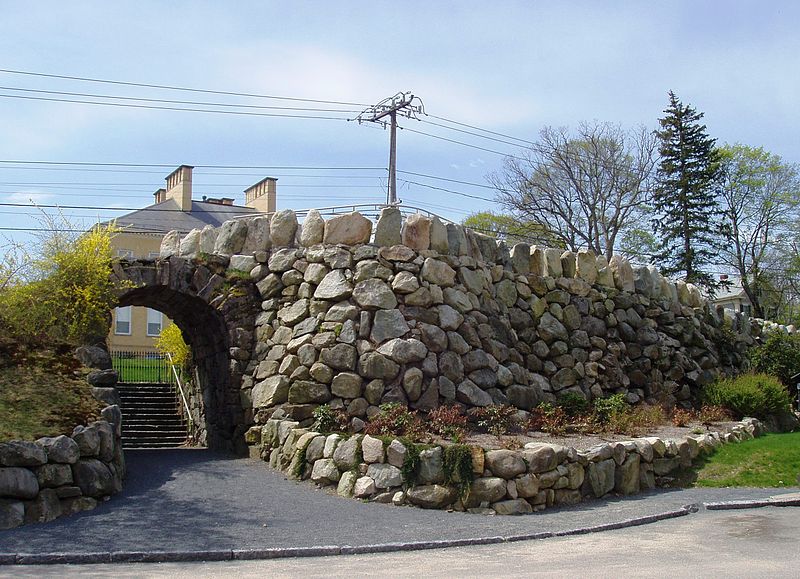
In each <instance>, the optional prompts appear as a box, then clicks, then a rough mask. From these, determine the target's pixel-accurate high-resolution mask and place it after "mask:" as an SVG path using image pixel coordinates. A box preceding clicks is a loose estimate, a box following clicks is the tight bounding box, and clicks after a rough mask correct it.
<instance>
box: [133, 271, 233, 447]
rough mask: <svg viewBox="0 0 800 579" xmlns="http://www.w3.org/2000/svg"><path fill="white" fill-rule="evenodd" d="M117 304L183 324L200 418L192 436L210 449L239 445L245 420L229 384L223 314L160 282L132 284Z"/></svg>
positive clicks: (193, 412) (194, 403) (227, 347)
mask: <svg viewBox="0 0 800 579" xmlns="http://www.w3.org/2000/svg"><path fill="white" fill-rule="evenodd" d="M118 306H119V307H126V306H145V307H147V308H151V309H153V310H157V311H160V312H162V313H163V314H165V315H166V316H168V317H169V318H171V319H172V321H173V322H174V323H175V324H176V325H177V326H178V327H179V328H180V329H181V331H182V333H183V337H184V340H185V341H186V343H187V344H188V345H189V346H190V347H191V349H192V358H193V363H194V367H195V369H196V376H197V382H198V384H197V389H198V390H199V392H200V396H198V397H195V399H194V400H193V401H192V405H193V406H194V407H193V408H191V409H190V411H191V412H192V414H193V415H194V416H195V418H199V420H197V421H196V422H197V423H196V425H195V427H196V429H197V430H196V439H197V441H198V442H199V443H200V444H202V445H205V446H207V447H208V448H210V449H214V450H225V451H235V450H237V449H239V448H240V447H241V445H242V442H241V441H237V440H236V439H237V436H238V437H241V434H240V433H239V432H238V430H237V426H238V425H240V424H242V422H243V411H242V408H241V404H240V401H239V397H238V392H235V391H234V390H236V389H235V388H233V385H232V384H231V377H230V370H229V368H230V358H229V354H228V352H229V346H228V330H227V327H226V324H225V320H224V319H223V317H222V315H221V314H220V313H219V312H218V311H217V310H215V309H214V308H212V307H211V306H209V305H208V304H207V303H206V302H205V301H204V300H202V299H201V298H199V297H196V296H192V295H190V294H186V293H182V292H178V291H175V290H173V289H170V288H169V287H166V286H161V285H157V286H143V287H139V288H136V289H132V290H130V291H128V292H126V293H124V294H122V295H121V296H120V298H119V304H118Z"/></svg>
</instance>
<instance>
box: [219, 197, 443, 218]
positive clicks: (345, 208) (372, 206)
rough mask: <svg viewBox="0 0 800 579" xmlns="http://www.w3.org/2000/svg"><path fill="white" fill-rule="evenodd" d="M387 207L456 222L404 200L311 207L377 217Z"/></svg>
mask: <svg viewBox="0 0 800 579" xmlns="http://www.w3.org/2000/svg"><path fill="white" fill-rule="evenodd" d="M385 207H397V208H398V209H400V211H401V212H402V213H404V214H406V215H408V214H410V213H413V212H417V213H423V214H425V215H427V216H428V217H438V218H439V219H440V220H442V221H443V222H445V223H455V222H454V221H451V220H450V219H447V218H446V217H442V216H441V215H437V214H436V213H433V212H432V211H429V210H427V209H424V208H422V207H416V206H414V205H404V204H403V203H402V202H399V203H394V204H386V203H352V204H348V205H331V206H329V207H313V208H311V209H316V210H317V211H319V212H320V213H321V214H322V215H339V214H341V213H344V212H350V211H359V212H361V213H362V214H366V215H367V216H371V215H374V216H375V217H377V215H378V214H379V213H380V210H381V209H383V208H385ZM311 209H293V210H292V211H294V212H295V214H296V215H306V214H308V212H309V211H311ZM274 213H276V212H274V211H271V212H269V213H247V214H244V215H235V216H233V217H231V219H232V220H235V219H248V218H252V217H254V216H256V215H273V214H274Z"/></svg>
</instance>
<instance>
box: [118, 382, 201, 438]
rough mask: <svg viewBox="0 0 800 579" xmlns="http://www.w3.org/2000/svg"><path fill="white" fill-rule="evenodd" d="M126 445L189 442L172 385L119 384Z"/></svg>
mask: <svg viewBox="0 0 800 579" xmlns="http://www.w3.org/2000/svg"><path fill="white" fill-rule="evenodd" d="M117 391H118V392H119V397H120V400H121V401H122V447H123V448H173V447H176V446H181V445H183V444H185V443H186V441H187V429H186V421H185V420H184V419H183V417H182V416H181V414H180V411H179V408H178V405H177V402H176V400H175V392H174V390H173V388H172V386H171V385H170V384H140V383H135V384H134V383H122V382H121V383H118V384H117Z"/></svg>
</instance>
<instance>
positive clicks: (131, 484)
mask: <svg viewBox="0 0 800 579" xmlns="http://www.w3.org/2000/svg"><path fill="white" fill-rule="evenodd" d="M126 456H127V459H128V465H129V477H128V480H127V482H126V485H125V490H124V491H123V492H122V493H120V494H119V495H117V496H115V497H113V498H112V499H111V500H109V501H108V502H106V503H104V504H102V505H100V506H99V507H98V508H97V509H95V510H93V511H89V512H85V513H81V514H79V515H75V516H72V517H64V518H61V519H57V520H55V521H53V522H50V523H45V524H40V525H32V526H28V527H20V528H18V529H12V530H9V531H0V560H2V557H3V556H4V555H5V556H7V555H10V554H26V553H28V554H43V553H44V554H46V553H77V554H80V553H84V554H88V553H98V552H99V553H104V552H106V553H107V552H170V551H217V550H231V549H269V548H292V547H295V548H296V547H314V546H327V545H333V546H342V545H351V546H364V545H375V544H385V543H398V542H414V541H436V540H446V539H464V538H481V537H482V538H486V537H498V536H513V535H525V534H532V533H540V532H563V531H567V530H570V529H579V528H585V527H592V526H596V525H603V524H608V523H613V522H618V521H622V520H626V519H632V518H636V517H642V516H647V515H653V514H657V513H662V512H664V511H669V510H675V509H680V508H681V507H682V506H684V505H687V504H690V503H699V502H703V501H719V500H733V499H754V498H764V497H768V496H770V495H774V494H776V490H775V489H691V490H680V491H659V492H653V493H648V494H644V495H638V496H635V497H629V498H625V499H611V500H603V501H591V502H585V503H582V504H580V505H576V506H574V507H570V508H564V509H553V510H547V511H544V512H542V513H537V514H533V515H527V516H521V517H496V516H495V517H487V516H478V515H470V514H465V513H447V512H442V511H426V510H422V509H417V508H410V507H394V506H391V505H380V504H374V503H362V502H359V501H355V500H352V499H342V498H339V497H337V496H335V495H332V494H330V493H328V492H326V491H323V490H318V489H315V488H314V487H313V485H311V484H310V483H297V482H294V481H289V480H286V479H285V478H284V477H283V476H282V475H280V474H279V473H276V472H274V471H272V470H270V469H269V467H268V466H267V465H266V464H265V463H263V462H261V461H258V460H253V459H233V458H230V457H228V456H225V455H220V454H215V453H212V452H209V451H205V450H167V451H129V452H128V453H127V454H126ZM790 510H793V509H790ZM795 512H796V511H795ZM685 518H691V517H685ZM798 545H800V541H798ZM0 571H3V568H2V567H0Z"/></svg>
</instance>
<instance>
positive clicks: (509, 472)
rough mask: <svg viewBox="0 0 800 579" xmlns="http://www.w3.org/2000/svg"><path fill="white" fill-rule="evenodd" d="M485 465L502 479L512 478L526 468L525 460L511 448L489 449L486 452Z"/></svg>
mask: <svg viewBox="0 0 800 579" xmlns="http://www.w3.org/2000/svg"><path fill="white" fill-rule="evenodd" d="M486 466H487V467H488V468H489V470H491V471H492V472H493V473H494V474H495V476H499V477H502V478H504V479H512V478H514V477H515V476H517V475H518V474H522V473H523V472H525V470H526V466H525V461H524V460H522V457H521V456H520V454H519V453H518V452H514V451H512V450H490V451H489V452H487V453H486Z"/></svg>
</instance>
